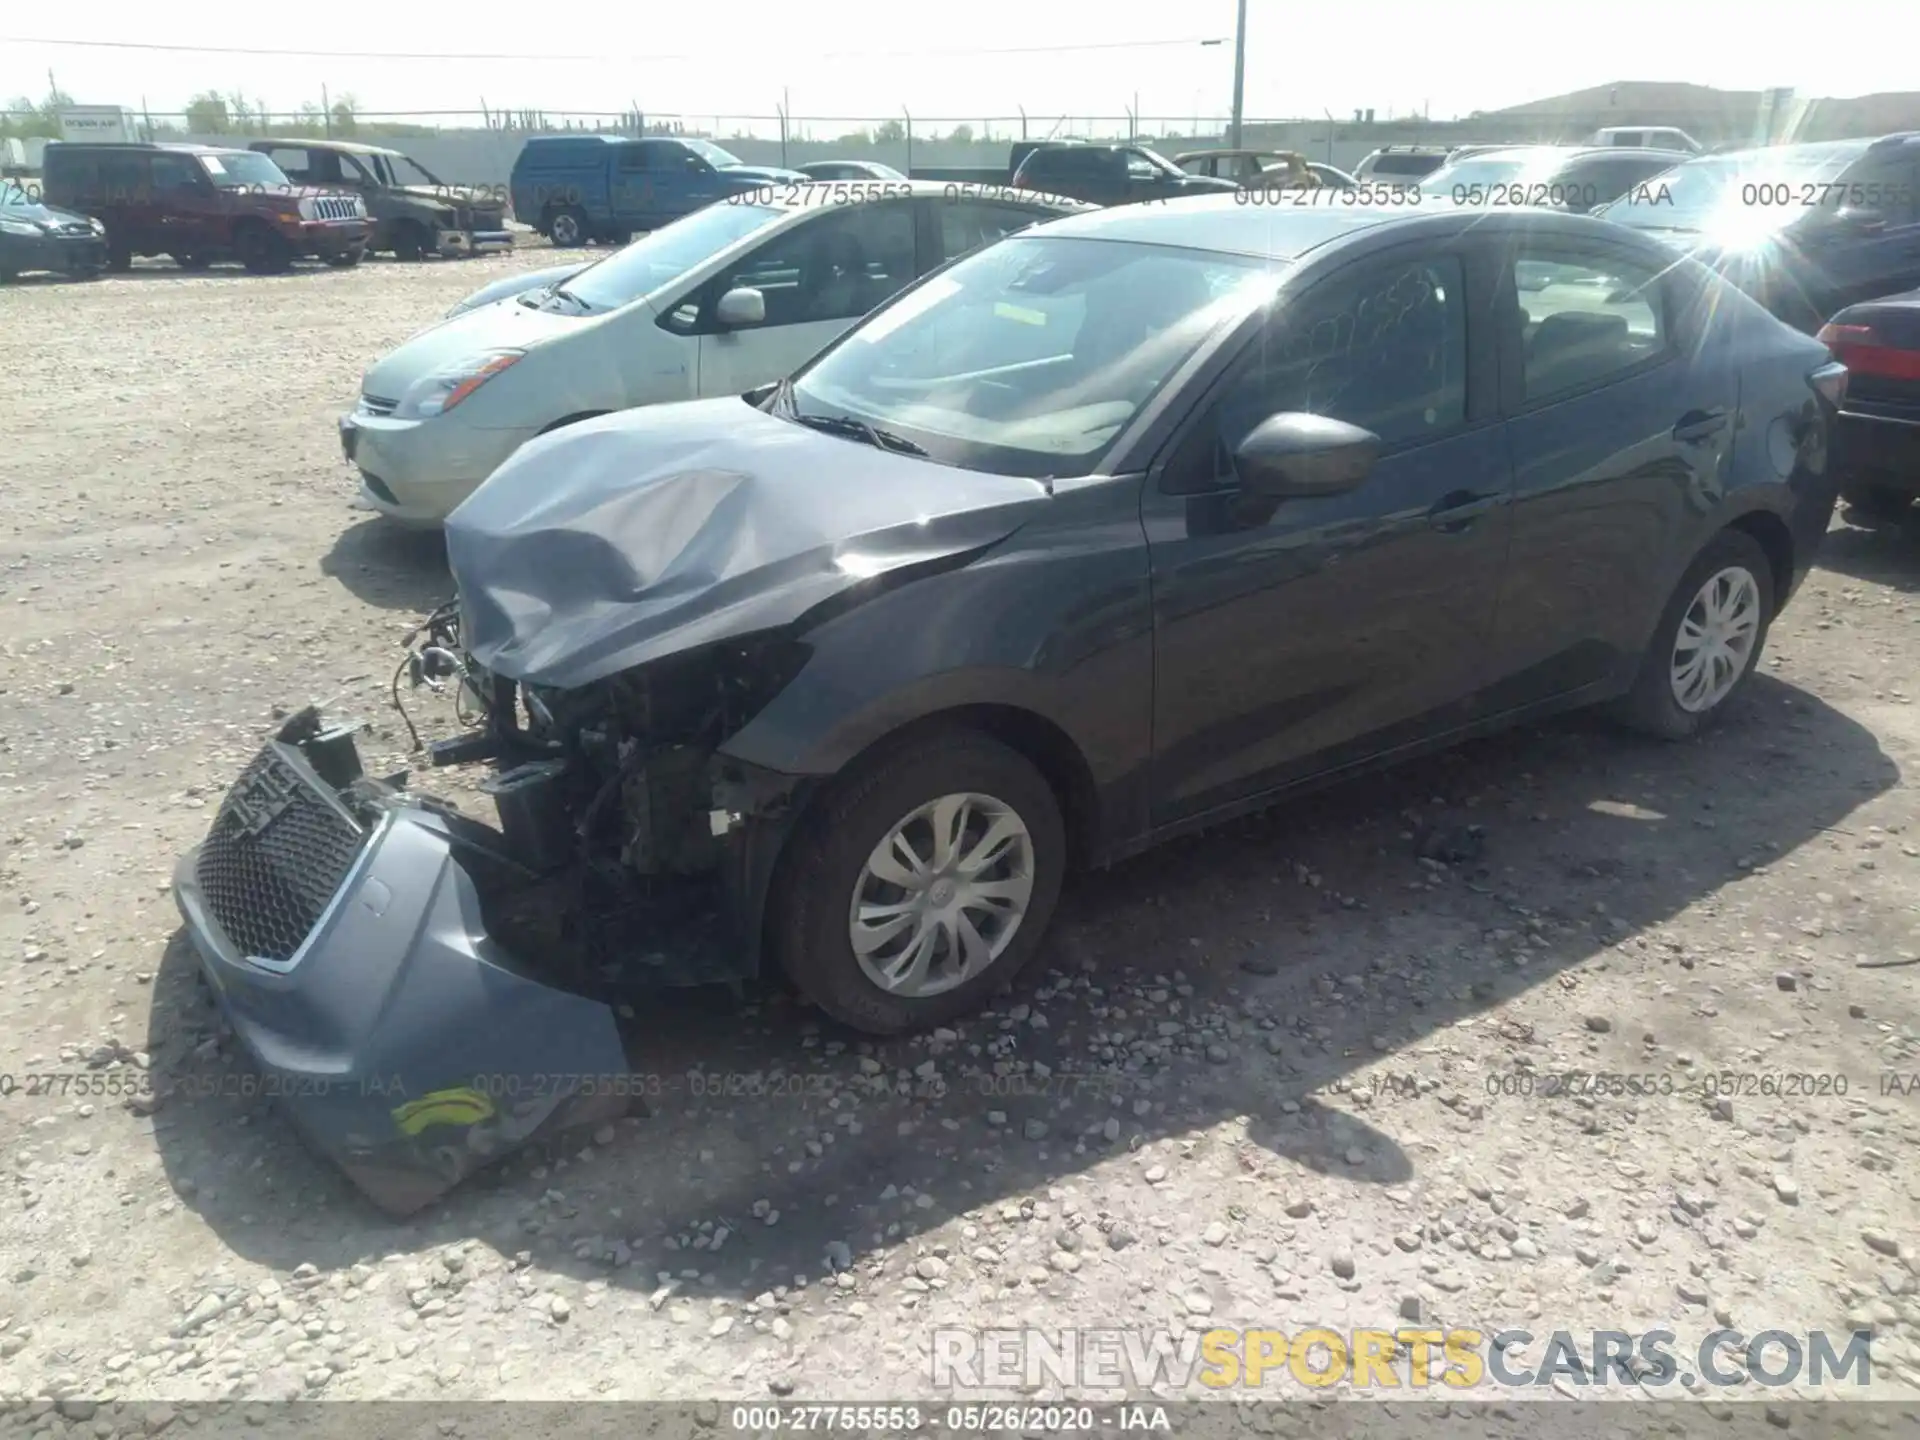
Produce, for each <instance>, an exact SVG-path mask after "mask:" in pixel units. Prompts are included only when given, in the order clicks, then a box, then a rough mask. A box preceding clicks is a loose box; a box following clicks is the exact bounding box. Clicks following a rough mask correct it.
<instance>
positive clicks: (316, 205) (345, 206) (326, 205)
mask: <svg viewBox="0 0 1920 1440" xmlns="http://www.w3.org/2000/svg"><path fill="white" fill-rule="evenodd" d="M313 214H314V218H315V219H317V220H357V219H359V218H360V207H359V206H358V205H357V204H355V203H354V202H353V201H351V200H341V199H334V198H329V197H325V196H323V197H321V198H320V199H318V200H315V201H314V202H313Z"/></svg>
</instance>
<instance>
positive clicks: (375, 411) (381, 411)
mask: <svg viewBox="0 0 1920 1440" xmlns="http://www.w3.org/2000/svg"><path fill="white" fill-rule="evenodd" d="M399 406H400V402H399V401H398V400H388V399H386V398H385V397H384V396H380V395H362V396H361V397H360V408H361V409H362V410H364V411H366V412H367V414H369V415H391V414H392V413H393V412H394V411H395V410H396V409H398V408H399Z"/></svg>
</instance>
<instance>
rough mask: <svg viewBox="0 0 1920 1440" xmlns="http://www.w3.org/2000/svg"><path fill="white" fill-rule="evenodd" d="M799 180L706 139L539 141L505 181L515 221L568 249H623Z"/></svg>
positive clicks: (566, 137) (612, 137)
mask: <svg viewBox="0 0 1920 1440" xmlns="http://www.w3.org/2000/svg"><path fill="white" fill-rule="evenodd" d="M806 179H807V177H806V176H805V175H802V174H801V173H800V172H799V171H797V170H783V169H780V168H779V167H777V166H764V165H748V164H746V163H745V162H743V161H742V160H741V159H740V158H739V157H738V156H735V155H732V154H729V153H728V152H727V151H725V150H722V149H721V148H720V147H719V146H718V145H715V144H714V143H713V142H712V141H710V140H693V139H684V138H680V137H677V136H649V137H646V138H643V139H636V138H633V137H631V136H626V135H540V136H536V137H534V138H533V139H531V140H529V141H527V143H526V144H525V145H524V146H522V147H521V150H520V154H519V156H518V157H517V158H516V159H515V160H514V162H513V174H512V176H511V177H510V178H509V180H508V182H507V183H508V192H509V194H510V195H511V196H512V198H513V213H514V216H515V218H517V219H518V220H520V221H521V222H523V223H524V224H528V225H531V226H533V227H534V228H535V229H536V230H538V231H539V232H540V233H541V234H542V235H544V236H546V237H547V238H548V239H549V240H551V241H553V243H554V244H556V245H566V246H572V245H584V244H586V243H587V242H588V241H589V240H603V241H606V242H608V243H610V244H615V245H624V244H625V243H626V242H627V238H628V236H630V235H631V234H632V233H633V232H634V231H636V230H657V229H659V228H660V227H661V226H662V225H665V224H668V223H669V222H671V221H674V220H678V219H679V218H680V217H681V216H682V215H691V214H692V213H693V212H694V211H695V210H698V209H700V208H701V207H702V206H704V205H711V204H712V203H713V202H714V201H716V200H724V199H726V197H727V196H729V195H738V194H741V193H743V192H745V191H748V190H753V189H756V188H758V187H759V186H762V185H788V184H803V183H805V181H806Z"/></svg>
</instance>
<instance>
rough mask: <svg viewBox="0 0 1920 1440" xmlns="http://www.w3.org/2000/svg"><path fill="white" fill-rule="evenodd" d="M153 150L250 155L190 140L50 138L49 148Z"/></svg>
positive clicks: (232, 147)
mask: <svg viewBox="0 0 1920 1440" xmlns="http://www.w3.org/2000/svg"><path fill="white" fill-rule="evenodd" d="M56 147H57V148H59V149H62V150H155V151H165V152H166V153H168V154H171V155H251V154H252V153H253V152H252V151H251V150H248V149H246V148H245V147H243V146H240V145H200V144H197V143H195V142H194V141H191V140H50V141H48V142H47V148H48V149H49V150H52V149H55V148H56Z"/></svg>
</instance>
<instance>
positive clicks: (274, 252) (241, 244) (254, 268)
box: [233, 225, 293, 275]
mask: <svg viewBox="0 0 1920 1440" xmlns="http://www.w3.org/2000/svg"><path fill="white" fill-rule="evenodd" d="M233 248H234V253H235V254H236V255H238V256H239V257H240V263H241V264H242V265H244V266H246V267H247V269H248V270H249V271H251V272H252V273H253V274H255V275H273V274H277V273H278V272H280V271H282V270H285V269H286V268H287V267H288V266H289V265H290V264H292V263H293V257H292V256H291V255H289V254H288V253H287V247H286V245H285V244H284V243H283V242H282V241H281V239H280V237H279V236H278V235H276V234H274V233H273V232H272V231H271V230H269V229H267V227H266V226H264V225H249V226H247V227H246V228H245V229H243V230H242V231H241V232H240V233H239V234H238V235H237V236H235V237H234V244H233Z"/></svg>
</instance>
